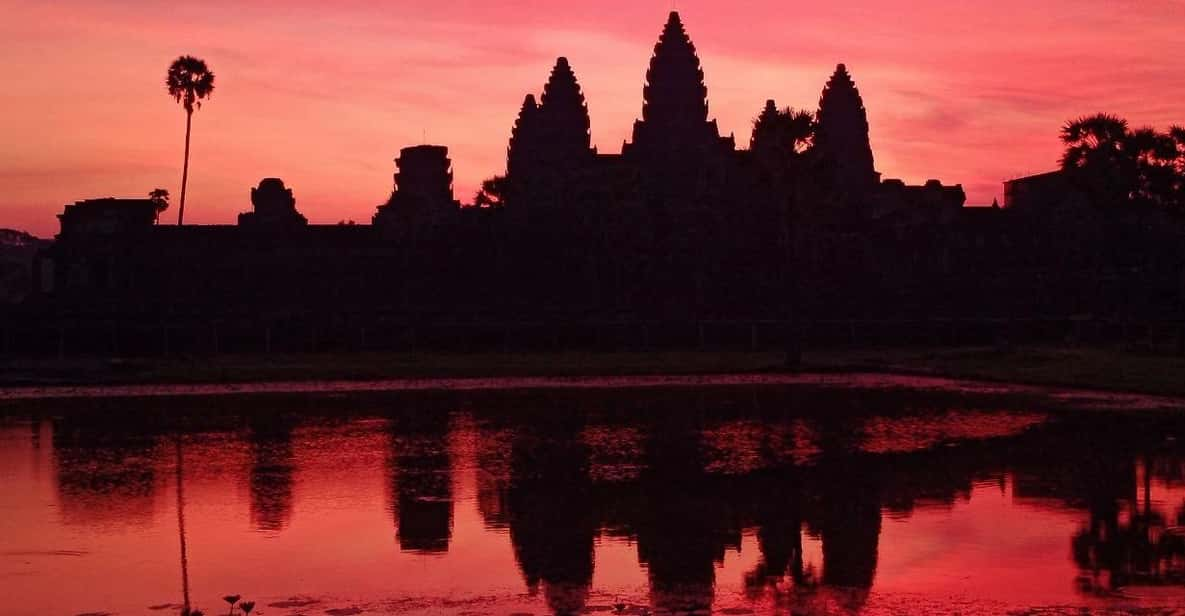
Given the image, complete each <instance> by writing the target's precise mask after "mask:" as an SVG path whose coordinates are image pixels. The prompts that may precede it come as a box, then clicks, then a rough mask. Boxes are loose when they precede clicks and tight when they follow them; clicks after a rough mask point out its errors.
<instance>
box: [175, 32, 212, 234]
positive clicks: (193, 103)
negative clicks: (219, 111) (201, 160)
mask: <svg viewBox="0 0 1185 616" xmlns="http://www.w3.org/2000/svg"><path fill="white" fill-rule="evenodd" d="M165 86H166V87H167V88H168V89H169V96H172V97H173V100H175V101H177V102H178V103H181V105H182V106H183V107H184V108H185V166H184V168H183V170H182V172H181V204H180V205H179V206H178V208H177V225H178V226H180V225H182V224H184V221H185V188H186V185H187V184H188V182H189V133H190V129H191V128H192V126H193V110H194V109H199V108H201V106H202V100H203V99H205V98H209V96H210V94H212V93H213V92H214V73H213V72H211V71H210V68H209V67H207V66H206V62H205V60H201V59H198V58H195V57H193V56H181V57H179V58H177V59H176V60H173V63H172V64H171V65H169V73H168V75H167V76H166V77H165Z"/></svg>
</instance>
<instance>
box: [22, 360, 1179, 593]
mask: <svg viewBox="0 0 1185 616" xmlns="http://www.w3.org/2000/svg"><path fill="white" fill-rule="evenodd" d="M1005 393H1006V392H1005ZM1182 437H1185V419H1182V418H1180V416H1179V415H1178V414H1175V413H1164V412H1140V413H1135V412H1130V411H1124V410H1122V409H1120V410H1118V411H1115V412H1112V411H1103V410H1098V409H1091V410H1083V409H1078V408H1074V407H1073V405H1072V404H1071V405H1067V404H1066V403H1064V401H1063V402H1061V403H1057V404H1053V403H1050V401H1049V400H1048V399H1044V398H1038V397H1023V396H1012V395H1001V392H999V391H967V390H963V389H959V388H945V389H943V388H940V389H938V390H935V389H900V388H875V389H863V388H850V387H830V386H821V385H819V384H815V385H804V384H793V383H791V384H780V385H773V386H771V385H736V384H734V385H731V386H727V387H724V386H720V387H698V388H689V387H679V388H666V387H648V388H644V389H621V390H616V389H583V388H579V389H565V390H550V391H541V390H534V391H504V392H491V391H462V392H431V391H405V392H387V393H358V392H351V393H341V392H338V393H333V392H323V393H307V392H306V393H301V394H292V395H282V394H268V395H255V396H228V395H219V396H187V397H171V398H103V399H82V398H79V399H73V400H40V401H38V400H20V401H14V400H9V401H7V402H4V403H3V406H0V508H2V509H0V597H3V601H4V605H3V607H2V608H0V611H2V612H3V613H5V614H85V613H111V614H144V613H157V614H170V613H176V612H177V611H179V609H180V605H181V604H182V603H183V602H184V600H185V599H184V595H185V586H186V585H188V592H189V595H190V600H191V602H192V603H193V604H194V605H195V606H198V607H203V608H205V609H206V610H207V612H208V613H215V614H216V613H220V610H224V604H222V602H221V600H220V599H219V597H221V596H222V595H225V594H228V593H241V594H243V595H244V596H246V597H248V598H252V599H254V600H256V601H257V602H258V604H259V605H260V606H261V607H260V609H261V610H262V612H261V613H265V614H330V615H332V616H344V615H348V614H353V613H407V614H421V613H422V614H429V613H432V614H436V613H445V614H486V613H489V614H507V613H533V614H546V613H580V612H605V613H613V612H614V611H615V610H622V611H624V612H626V613H635V614H639V613H643V611H644V610H648V611H649V612H650V613H668V612H700V613H706V612H708V611H712V612H715V613H724V614H745V613H760V614H764V613H775V612H776V613H790V612H793V613H807V614H811V613H870V614H878V613H904V612H915V613H916V612H931V613H985V614H987V613H1003V612H1009V611H1025V610H1031V609H1037V608H1040V609H1048V610H1051V611H1054V612H1058V611H1063V612H1066V613H1072V612H1076V610H1078V609H1080V608H1088V609H1091V610H1095V611H1098V612H1107V611H1115V612H1122V611H1126V610H1133V609H1145V608H1147V609H1151V608H1168V609H1185V530H1182V528H1181V527H1182V525H1185V446H1183V445H1182V441H1181V440H1179V439H1181V438H1182ZM179 514H180V515H179ZM182 529H183V530H182ZM182 538H184V542H185V547H186V558H185V561H184V563H183V561H182V557H181V543H182Z"/></svg>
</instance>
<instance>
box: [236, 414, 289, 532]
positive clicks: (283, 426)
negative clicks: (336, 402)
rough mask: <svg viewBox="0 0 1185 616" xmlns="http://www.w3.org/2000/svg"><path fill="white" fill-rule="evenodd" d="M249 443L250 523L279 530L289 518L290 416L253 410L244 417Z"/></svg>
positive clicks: (270, 529) (272, 530)
mask: <svg viewBox="0 0 1185 616" xmlns="http://www.w3.org/2000/svg"><path fill="white" fill-rule="evenodd" d="M248 427H249V431H248V433H247V441H248V443H250V445H251V471H250V484H251V525H252V526H253V527H255V529H256V530H260V531H266V532H279V531H281V530H284V527H285V526H287V525H288V521H289V520H290V519H291V518H292V483H293V481H292V475H293V471H294V469H295V461H294V459H293V455H292V428H293V420H292V419H291V418H290V417H288V416H285V415H281V414H275V415H271V414H258V413H253V414H252V415H250V419H249V420H248Z"/></svg>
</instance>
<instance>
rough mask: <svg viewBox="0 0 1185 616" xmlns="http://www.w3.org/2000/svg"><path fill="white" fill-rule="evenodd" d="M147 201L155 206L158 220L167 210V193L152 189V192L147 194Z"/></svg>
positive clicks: (161, 189) (162, 190)
mask: <svg viewBox="0 0 1185 616" xmlns="http://www.w3.org/2000/svg"><path fill="white" fill-rule="evenodd" d="M148 200H149V201H152V202H153V203H154V204H156V217H157V218H158V219H159V218H160V215H161V214H162V213H164V211H165V210H167V209H169V191H167V190H165V189H163V188H154V189H152V192H150V193H148Z"/></svg>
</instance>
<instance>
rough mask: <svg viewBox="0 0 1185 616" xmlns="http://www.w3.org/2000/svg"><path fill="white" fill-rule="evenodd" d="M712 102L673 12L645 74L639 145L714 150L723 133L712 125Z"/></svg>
mask: <svg viewBox="0 0 1185 616" xmlns="http://www.w3.org/2000/svg"><path fill="white" fill-rule="evenodd" d="M707 97H708V89H707V87H706V86H705V85H704V70H703V68H702V67H701V66H700V60H699V56H698V55H696V51H695V44H694V43H692V42H691V38H690V37H689V36H688V35H687V31H686V30H685V29H684V27H683V21H682V20H681V19H680V18H679V13H678V12H676V11H671V14H670V17H669V18H668V19H667V23H666V26H665V27H664V28H663V31H662V35H661V36H659V39H658V43H657V44H656V45H655V46H654V56H653V57H652V58H651V59H650V68H649V70H647V71H646V87H645V89H644V90H643V92H642V98H643V103H642V119H641V120H640V121H639V122H637V123H636V124H635V125H634V144H635V145H637V146H638V147H641V148H643V149H645V150H649V151H654V150H670V149H683V148H686V147H688V146H693V147H706V146H708V145H710V144H711V142H712V141H713V140H714V139H716V138H718V137H719V133H718V131H717V129H716V127H715V123H713V122H708V101H707Z"/></svg>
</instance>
